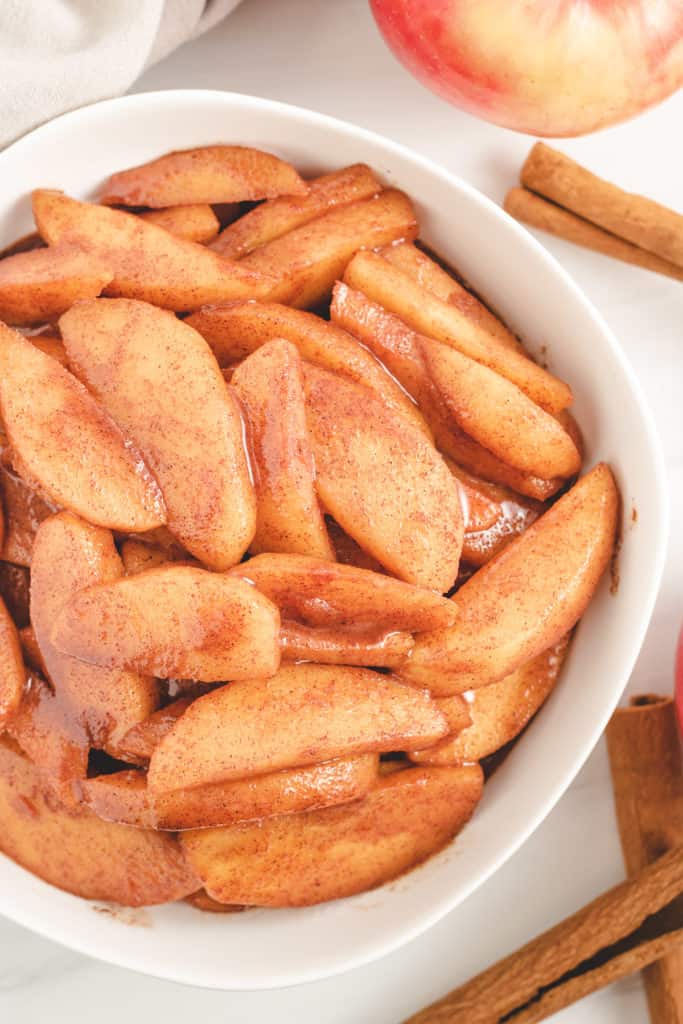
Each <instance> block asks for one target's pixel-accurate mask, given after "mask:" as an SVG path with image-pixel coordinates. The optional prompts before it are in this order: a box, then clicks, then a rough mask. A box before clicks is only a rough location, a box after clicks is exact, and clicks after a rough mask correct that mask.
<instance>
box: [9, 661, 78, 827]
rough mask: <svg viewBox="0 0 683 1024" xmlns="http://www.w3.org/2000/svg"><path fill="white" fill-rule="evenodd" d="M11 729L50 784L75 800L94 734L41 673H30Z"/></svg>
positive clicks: (60, 792)
mask: <svg viewBox="0 0 683 1024" xmlns="http://www.w3.org/2000/svg"><path fill="white" fill-rule="evenodd" d="M7 732H8V733H9V735H10V736H11V737H12V738H13V739H14V740H16V742H17V743H18V744H19V746H20V747H21V749H22V750H23V752H24V753H25V754H26V755H27V756H28V757H29V758H30V759H31V761H32V762H33V763H34V764H35V766H36V767H37V768H39V769H40V770H41V771H42V772H43V773H44V775H45V778H46V779H47V781H48V783H49V785H50V787H51V788H52V789H54V790H55V792H58V793H59V794H60V796H61V798H62V799H64V800H65V801H66V802H67V803H69V804H72V803H74V798H73V795H72V793H71V783H72V781H73V780H74V779H84V778H85V776H86V774H87V771H88V751H89V749H90V737H89V735H88V732H87V730H86V728H85V727H84V725H83V724H82V722H81V721H79V720H78V718H77V717H75V716H74V715H73V714H71V711H70V709H69V708H68V707H67V705H66V704H65V702H64V701H63V700H61V699H60V698H59V697H58V696H57V695H56V694H55V693H54V692H53V691H52V690H51V689H50V687H49V686H48V684H47V683H46V682H45V680H44V679H42V678H41V677H40V676H39V675H38V673H36V672H32V673H31V675H30V676H29V678H28V682H27V685H26V688H25V689H24V691H23V694H22V698H21V701H20V703H19V705H18V707H17V708H16V709H15V710H14V712H13V714H12V717H11V718H10V719H9V721H8V723H7ZM0 743H2V738H1V737H0ZM3 824H4V822H3ZM1 832H2V830H0V833H1ZM1 844H2V839H0V845H1Z"/></svg>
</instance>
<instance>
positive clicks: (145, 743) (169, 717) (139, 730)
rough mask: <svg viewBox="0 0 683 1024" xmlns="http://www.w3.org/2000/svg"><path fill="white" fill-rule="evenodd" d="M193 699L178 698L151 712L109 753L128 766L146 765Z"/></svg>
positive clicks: (112, 747) (111, 748)
mask: <svg viewBox="0 0 683 1024" xmlns="http://www.w3.org/2000/svg"><path fill="white" fill-rule="evenodd" d="M193 699H194V698H193V697H179V698H178V699H177V700H174V701H172V702H171V703H170V704H165V705H164V706H163V708H159V710H158V711H154V712H152V714H151V715H150V716H149V717H148V718H145V719H144V720H143V721H142V722H138V724H137V725H134V726H132V728H131V729H129V730H128V732H127V733H126V734H125V735H124V736H122V737H121V740H120V741H119V742H118V743H117V744H116V746H113V745H110V749H109V753H110V754H111V755H112V757H115V758H117V759H118V760H119V761H127V762H128V764H139V765H146V764H147V763H148V761H149V759H150V757H151V756H152V752H153V750H154V748H155V747H156V746H157V744H158V743H160V742H161V740H162V739H163V738H164V736H167V735H168V733H169V732H170V731H171V729H172V728H173V726H174V725H175V723H176V722H177V721H178V719H179V718H180V716H181V715H184V714H185V712H186V711H187V709H188V708H189V706H190V704H191V703H192V701H193Z"/></svg>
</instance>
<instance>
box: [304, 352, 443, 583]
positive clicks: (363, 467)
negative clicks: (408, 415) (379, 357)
mask: <svg viewBox="0 0 683 1024" xmlns="http://www.w3.org/2000/svg"><path fill="white" fill-rule="evenodd" d="M304 379H305V383H306V402H307V413H308V425H309V430H310V434H311V441H312V444H313V454H314V457H315V462H316V471H317V488H318V494H319V495H320V497H321V499H322V501H323V503H324V505H325V508H326V510H327V511H328V512H329V513H330V514H331V515H332V516H334V518H335V519H336V521H337V522H338V523H339V525H340V526H341V527H342V529H344V530H345V531H346V532H347V533H348V534H350V535H351V536H352V537H353V538H354V540H356V541H357V542H358V543H359V544H360V545H361V546H362V547H363V548H365V549H366V550H367V551H369V552H370V554H372V555H374V557H375V558H377V559H378V560H379V561H380V562H381V563H382V565H384V566H385V567H386V568H387V569H389V570H390V572H392V573H393V574H394V575H396V576H398V577H399V578H400V579H403V580H407V581H408V582H409V583H416V584H418V585H420V586H423V587H430V588H432V589H433V590H438V591H439V592H441V593H444V592H445V591H447V590H448V589H449V588H450V587H451V586H452V585H453V582H454V580H455V578H456V576H457V573H458V562H459V559H460V550H461V548H462V533H463V520H462V509H461V506H460V497H459V494H458V490H457V487H456V484H455V481H454V480H453V477H452V476H451V474H450V473H449V471H448V468H447V467H446V465H445V463H444V461H443V459H442V458H441V456H440V455H439V454H438V452H437V451H436V450H435V449H434V447H433V446H432V445H431V444H429V443H428V442H427V441H426V440H425V438H424V436H423V435H422V434H420V433H418V432H417V431H416V430H415V429H414V428H413V427H412V425H411V424H410V423H409V422H408V421H407V420H405V419H404V418H399V417H397V416H394V415H392V414H391V412H390V411H389V410H388V409H387V408H386V406H385V405H384V404H383V403H382V402H380V401H379V400H378V399H376V398H375V397H374V396H372V395H370V394H369V393H368V391H367V389H365V388H362V387H361V386H360V385H358V384H355V383H353V382H352V381H350V380H347V379H346V378H344V377H341V376H338V375H336V374H333V373H329V372H328V371H326V370H320V369H318V368H317V367H314V366H306V367H305V369H304Z"/></svg>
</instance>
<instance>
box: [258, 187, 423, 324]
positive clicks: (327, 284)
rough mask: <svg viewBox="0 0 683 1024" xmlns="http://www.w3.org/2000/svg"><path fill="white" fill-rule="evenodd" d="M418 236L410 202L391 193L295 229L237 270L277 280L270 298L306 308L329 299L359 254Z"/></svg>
mask: <svg viewBox="0 0 683 1024" xmlns="http://www.w3.org/2000/svg"><path fill="white" fill-rule="evenodd" d="M416 234H417V221H416V219H415V211H414V209H413V205H412V203H411V201H410V199H408V197H407V196H406V195H405V194H404V193H403V192H399V191H397V190H396V189H387V190H386V191H384V192H380V193H379V195H377V196H374V197H373V198H372V199H363V200H361V201H360V202H356V203H347V204H345V205H343V206H340V207H338V208H335V209H332V210H330V211H329V212H328V213H326V214H324V215H323V216H321V217H317V218H316V219H315V220H312V221H310V222H309V223H308V224H303V225H302V226H301V227H298V228H294V230H293V231H289V232H287V234H286V235H282V236H281V237H280V238H276V239H274V240H273V241H272V242H268V243H267V244H266V245H263V246H261V248H259V249H255V250H254V251H253V252H251V253H249V255H248V256H245V257H244V258H243V259H241V260H240V262H239V264H238V266H239V267H243V268H248V269H249V270H252V271H256V273H257V274H262V275H263V276H264V277H270V278H272V277H275V278H277V280H278V284H277V285H275V287H274V288H273V289H272V291H271V292H270V293H269V298H270V299H271V300H273V301H277V302H285V303H287V305H291V306H296V307H297V308H299V309H305V308H306V307H307V306H314V305H315V304H316V303H318V302H321V301H322V300H323V299H325V298H327V297H328V296H329V294H330V291H331V290H332V285H333V284H334V282H335V281H336V280H337V278H339V277H341V275H342V274H343V272H344V268H345V267H346V265H347V263H348V262H349V260H350V259H351V257H352V256H353V254H354V252H356V251H357V250H358V249H362V248H364V247H367V248H374V247H375V246H378V245H386V244H387V243H388V242H391V241H392V240H393V239H395V238H415V235H416ZM385 265H386V264H385Z"/></svg>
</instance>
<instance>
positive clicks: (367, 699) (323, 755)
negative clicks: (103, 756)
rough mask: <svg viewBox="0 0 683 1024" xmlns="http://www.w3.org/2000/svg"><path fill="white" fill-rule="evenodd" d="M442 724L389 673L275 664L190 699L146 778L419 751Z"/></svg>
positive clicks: (425, 699) (224, 775) (203, 778)
mask: <svg viewBox="0 0 683 1024" xmlns="http://www.w3.org/2000/svg"><path fill="white" fill-rule="evenodd" d="M138 578H139V577H138ZM285 721H286V723H287V728H283V727H282V723H283V722H285ZM447 728H448V727H447V725H446V721H445V719H444V717H443V715H442V714H441V713H440V712H439V711H438V709H437V707H436V705H435V704H434V702H433V701H432V700H430V698H429V696H428V694H427V693H425V692H424V691H423V690H418V689H415V688H413V687H411V686H408V685H405V684H403V683H400V682H397V681H396V680H394V679H392V678H391V677H390V676H385V675H380V674H379V673H377V672H371V671H368V670H366V669H362V668H348V667H346V666H345V667H337V666H331V665H284V666H282V668H280V670H279V671H278V673H277V674H276V675H274V676H273V677H272V678H271V679H249V680H245V681H243V682H239V683H231V684H230V685H229V686H223V687H221V688H220V689H217V690H213V691H212V692H211V693H207V694H206V695H205V696H204V697H199V698H198V699H197V700H195V701H194V703H193V704H191V705H190V707H189V708H188V709H187V711H186V712H185V714H184V715H182V717H181V718H179V719H178V721H177V723H176V724H175V725H174V726H173V728H172V729H171V731H170V733H169V734H168V735H167V736H166V737H165V738H164V739H162V741H161V742H160V743H159V745H158V746H157V747H156V748H155V749H154V752H153V754H152V759H151V762H150V767H149V786H150V789H153V790H156V791H158V792H167V791H168V790H174V789H184V788H189V787H192V786H202V785H205V784H208V783H213V782H225V781H227V780H229V779H238V778H243V777H244V776H249V775H262V774H263V773H264V772H274V771H278V770H279V769H281V768H296V767H303V766H305V765H309V764H316V763H317V762H319V761H329V760H331V759H332V758H336V757H351V756H353V755H355V754H363V753H368V752H371V751H372V752H380V751H383V750H401V749H410V750H413V749H421V748H422V747H427V746H430V745H432V744H433V743H435V742H436V740H437V739H440V738H441V737H442V736H445V735H446V732H447Z"/></svg>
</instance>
